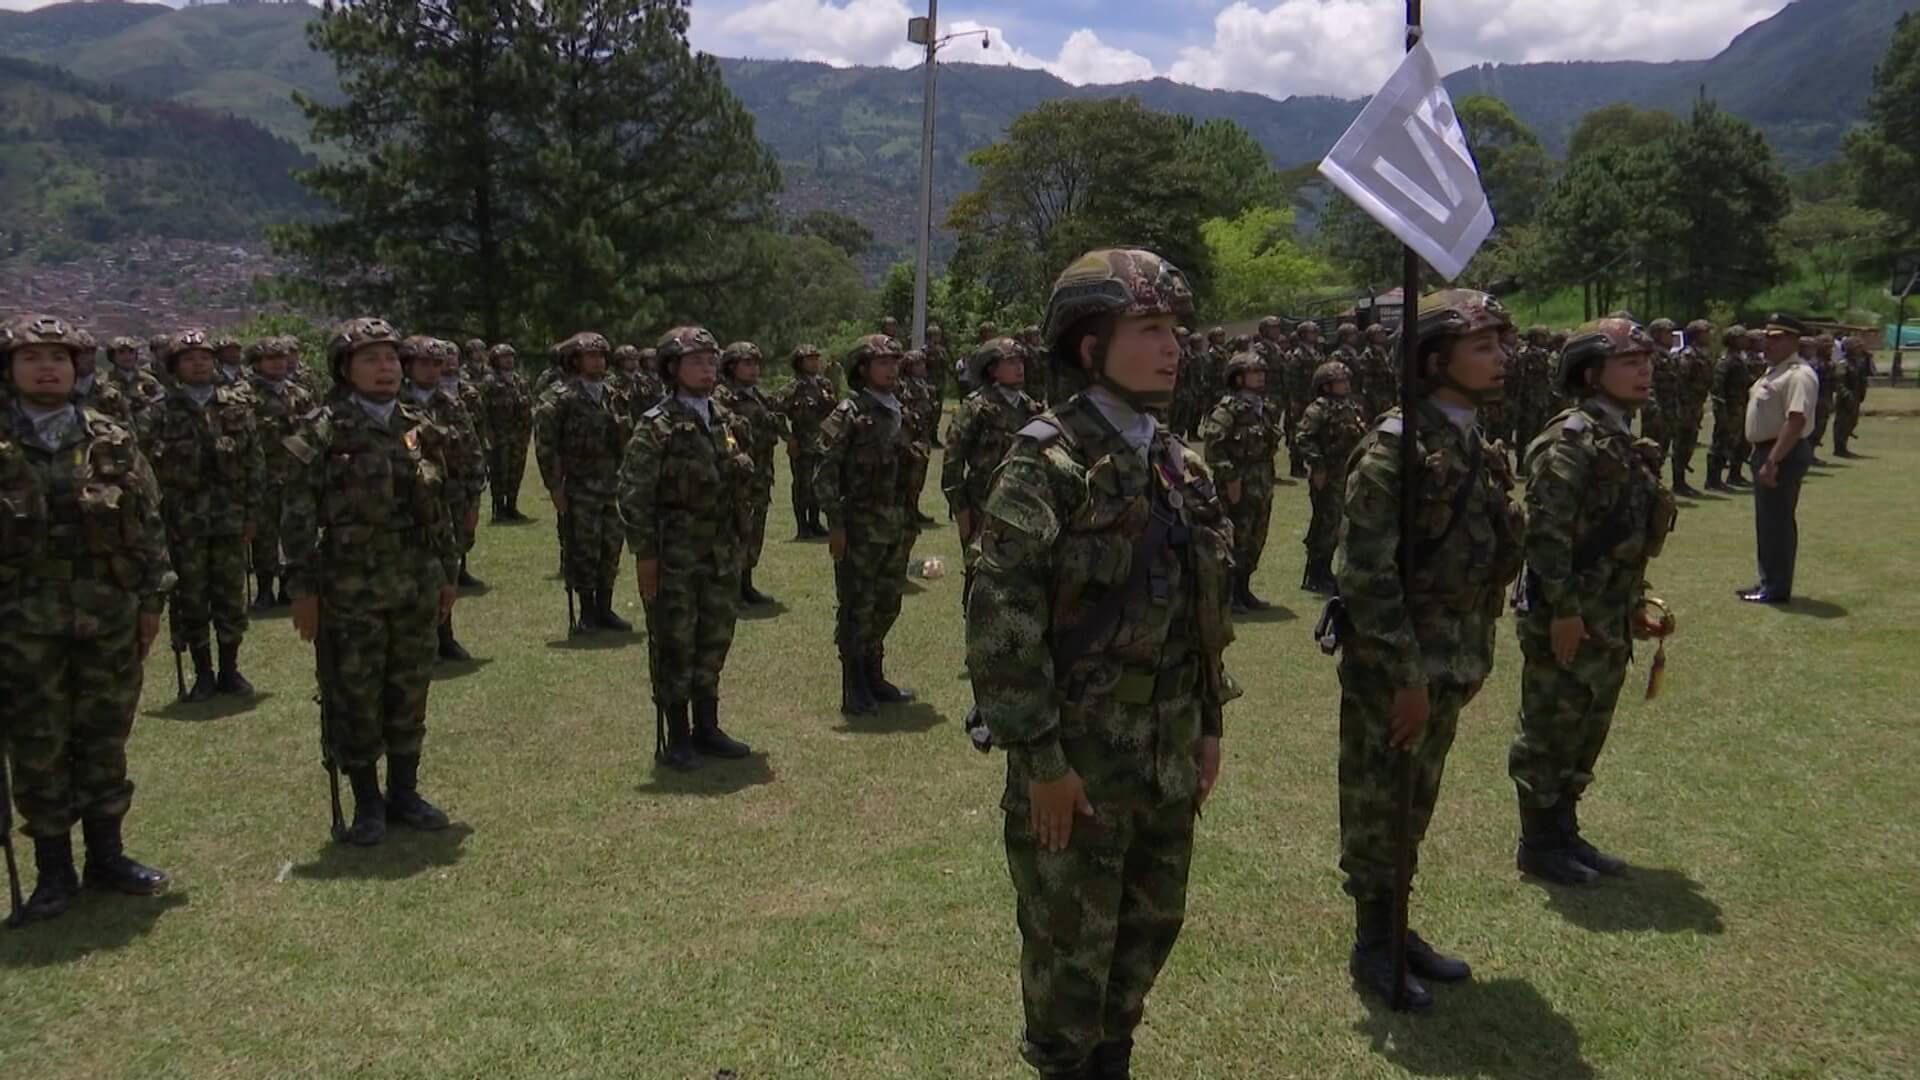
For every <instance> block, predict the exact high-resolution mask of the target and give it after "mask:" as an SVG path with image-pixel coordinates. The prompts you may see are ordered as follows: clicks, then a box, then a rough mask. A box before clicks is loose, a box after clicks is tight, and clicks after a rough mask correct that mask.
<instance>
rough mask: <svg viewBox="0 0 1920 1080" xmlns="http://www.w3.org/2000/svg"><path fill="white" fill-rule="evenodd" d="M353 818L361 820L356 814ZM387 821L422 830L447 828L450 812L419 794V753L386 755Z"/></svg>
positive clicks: (433, 830)
mask: <svg viewBox="0 0 1920 1080" xmlns="http://www.w3.org/2000/svg"><path fill="white" fill-rule="evenodd" d="M354 820H355V822H356V823H358V821H359V816H358V815H357V814H356V815H355V817H354ZM387 820H389V821H396V822H399V823H400V824H402V825H405V826H406V827H407V828H409V829H418V830H420V831H421V832H439V831H440V830H441V829H444V828H446V827H447V815H446V814H444V813H442V812H441V811H440V808H439V807H437V806H435V805H433V804H432V803H430V802H428V801H427V800H425V799H423V798H421V797H420V755H419V754H388V755H387Z"/></svg>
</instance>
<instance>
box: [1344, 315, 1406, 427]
mask: <svg viewBox="0 0 1920 1080" xmlns="http://www.w3.org/2000/svg"><path fill="white" fill-rule="evenodd" d="M1384 333H1386V328H1385V327H1383V326H1381V325H1380V324H1379V323H1375V324H1373V325H1372V326H1369V327H1367V347H1366V348H1364V349H1361V350H1360V367H1359V369H1358V370H1356V371H1355V372H1354V376H1355V377H1356V378H1357V379H1358V380H1359V385H1357V386H1355V387H1354V388H1353V396H1354V397H1356V398H1358V402H1357V404H1358V405H1359V406H1360V418H1361V419H1362V420H1365V421H1366V422H1367V423H1372V422H1373V421H1374V419H1375V418H1376V417H1379V416H1381V415H1384V414H1385V413H1386V411H1387V410H1388V409H1391V408H1393V407H1394V406H1395V405H1398V404H1399V403H1400V368H1399V365H1398V364H1397V363H1395V358H1394V355H1393V349H1392V346H1391V345H1389V344H1387V343H1386V342H1380V341H1374V340H1373V339H1374V338H1375V337H1376V336H1379V335H1380V334H1384Z"/></svg>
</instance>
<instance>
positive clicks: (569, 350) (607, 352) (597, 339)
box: [553, 330, 613, 371]
mask: <svg viewBox="0 0 1920 1080" xmlns="http://www.w3.org/2000/svg"><path fill="white" fill-rule="evenodd" d="M596 352H597V353H599V354H600V355H602V356H604V357H606V358H607V359H609V360H611V359H613V346H612V345H609V344H607V338H606V335H604V334H596V333H594V332H593V331H591V330H582V331H580V332H579V333H577V334H575V335H573V336H572V337H570V338H568V339H567V340H565V341H563V342H561V343H560V344H558V345H555V346H554V347H553V355H554V356H556V357H558V358H559V360H560V367H561V368H562V369H563V370H566V371H572V370H573V366H574V363H575V362H576V361H578V360H579V359H580V358H581V357H582V356H585V355H586V354H588V353H596Z"/></svg>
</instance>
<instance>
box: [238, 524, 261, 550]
mask: <svg viewBox="0 0 1920 1080" xmlns="http://www.w3.org/2000/svg"><path fill="white" fill-rule="evenodd" d="M257 531H258V530H257V529H255V527H254V524H253V522H251V521H249V522H247V523H246V524H245V525H242V526H240V542H241V543H242V544H245V545H246V546H248V547H252V546H253V538H254V535H255V533H256V532H257Z"/></svg>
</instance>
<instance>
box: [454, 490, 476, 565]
mask: <svg viewBox="0 0 1920 1080" xmlns="http://www.w3.org/2000/svg"><path fill="white" fill-rule="evenodd" d="M476 505H478V504H477V503H476V502H475V501H473V500H470V499H468V498H467V497H466V495H465V493H462V494H460V495H457V496H453V497H451V498H449V499H448V500H447V512H448V513H450V514H452V515H453V538H454V542H455V543H457V544H458V545H459V549H460V554H462V555H465V554H466V553H467V552H469V551H472V550H473V542H474V540H475V538H476V537H478V536H479V528H478V526H479V523H480V522H479V519H478V518H475V519H474V527H472V528H469V527H468V526H467V514H468V512H469V511H471V510H472V509H473V508H474V507H475V506H476Z"/></svg>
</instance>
